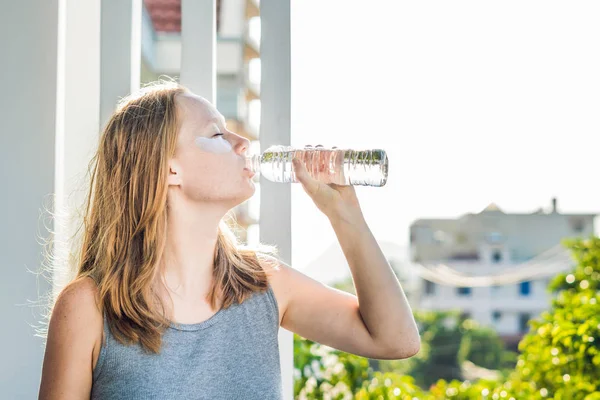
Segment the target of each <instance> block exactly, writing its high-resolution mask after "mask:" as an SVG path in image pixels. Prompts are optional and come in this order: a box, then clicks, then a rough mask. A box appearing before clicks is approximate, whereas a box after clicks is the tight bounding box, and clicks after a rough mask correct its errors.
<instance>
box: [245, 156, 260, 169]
mask: <svg viewBox="0 0 600 400" xmlns="http://www.w3.org/2000/svg"><path fill="white" fill-rule="evenodd" d="M246 168H248V169H249V170H250V171H252V172H254V173H255V174H258V173H259V172H260V155H259V154H254V155H247V156H246Z"/></svg>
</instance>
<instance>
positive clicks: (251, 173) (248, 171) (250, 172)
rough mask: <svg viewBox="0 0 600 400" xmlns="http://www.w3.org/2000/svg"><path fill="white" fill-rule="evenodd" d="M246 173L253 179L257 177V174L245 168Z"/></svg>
mask: <svg viewBox="0 0 600 400" xmlns="http://www.w3.org/2000/svg"><path fill="white" fill-rule="evenodd" d="M244 171H246V172H247V173H248V175H250V177H251V178H252V177H253V176H254V175H255V173H254V172H252V171H251V170H249V169H248V168H244Z"/></svg>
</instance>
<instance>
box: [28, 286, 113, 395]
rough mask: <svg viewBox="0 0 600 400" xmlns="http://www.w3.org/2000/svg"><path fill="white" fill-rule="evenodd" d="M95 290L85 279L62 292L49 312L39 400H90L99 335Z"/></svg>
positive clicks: (100, 323) (100, 327)
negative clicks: (94, 357) (94, 353)
mask: <svg viewBox="0 0 600 400" xmlns="http://www.w3.org/2000/svg"><path fill="white" fill-rule="evenodd" d="M102 323H103V320H102V315H101V313H100V311H99V308H98V307H97V303H96V287H95V284H94V283H93V281H92V280H91V279H89V278H85V279H83V280H81V281H78V282H74V283H72V284H70V285H69V286H68V287H67V288H65V289H64V290H63V291H62V292H61V293H60V295H59V296H58V298H57V299H56V303H55V305H54V308H53V310H52V314H51V317H50V322H49V325H48V338H47V342H46V351H45V355H44V363H43V367H42V379H41V384H40V393H39V398H40V399H89V398H90V391H91V387H92V358H93V357H92V353H93V351H94V346H95V345H96V343H98V342H99V339H100V338H101V335H102Z"/></svg>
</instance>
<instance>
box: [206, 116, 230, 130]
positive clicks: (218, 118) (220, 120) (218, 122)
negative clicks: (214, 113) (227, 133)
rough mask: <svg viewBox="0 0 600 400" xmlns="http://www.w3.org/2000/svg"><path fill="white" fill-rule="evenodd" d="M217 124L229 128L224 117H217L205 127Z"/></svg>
mask: <svg viewBox="0 0 600 400" xmlns="http://www.w3.org/2000/svg"><path fill="white" fill-rule="evenodd" d="M215 122H216V123H217V124H221V125H223V127H224V128H226V127H227V120H226V119H225V117H224V116H223V115H221V116H220V117H215V118H211V119H210V120H209V121H208V122H207V123H206V125H205V126H208V125H210V124H211V123H215Z"/></svg>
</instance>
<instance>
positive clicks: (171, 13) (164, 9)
mask: <svg viewBox="0 0 600 400" xmlns="http://www.w3.org/2000/svg"><path fill="white" fill-rule="evenodd" d="M144 5H145V6H146V9H147V10H148V14H149V15H150V19H151V20H152V26H153V27H154V30H155V31H156V32H159V33H181V0H144ZM220 14H221V0H217V32H218V31H219V20H220Z"/></svg>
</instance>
